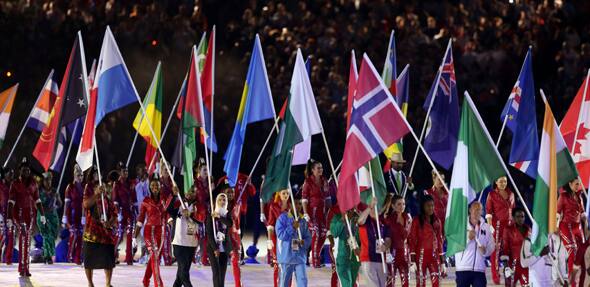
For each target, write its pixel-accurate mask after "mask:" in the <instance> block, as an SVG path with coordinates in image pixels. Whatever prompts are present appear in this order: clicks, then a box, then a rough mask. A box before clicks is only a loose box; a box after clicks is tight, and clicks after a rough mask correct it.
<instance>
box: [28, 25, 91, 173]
mask: <svg viewBox="0 0 590 287" xmlns="http://www.w3.org/2000/svg"><path fill="white" fill-rule="evenodd" d="M85 61H86V59H85V57H84V46H83V44H82V34H81V33H80V32H78V37H77V38H76V40H75V42H74V45H73V47H72V52H71V53H70V57H69V60H68V65H67V67H66V71H65V73H64V77H63V80H62V82H61V86H60V89H59V94H58V97H57V99H56V101H55V104H54V106H53V109H52V111H51V114H50V116H49V121H48V123H47V125H46V126H45V128H43V131H42V132H41V136H40V137H39V140H38V141H37V145H36V146H35V149H34V150H33V156H34V157H35V158H36V159H37V160H38V161H39V163H40V164H41V166H42V167H43V169H44V170H46V171H47V170H48V169H49V168H50V166H51V165H52V163H53V162H54V161H55V156H56V151H57V150H58V148H59V146H60V134H61V132H62V128H63V127H66V126H68V124H70V123H72V122H74V121H75V120H77V119H79V118H81V117H82V116H84V115H85V114H86V110H87V106H88V101H87V85H88V82H87V77H86V66H85V65H86V63H85ZM63 147H64V146H63V142H62V144H61V148H62V149H63Z"/></svg>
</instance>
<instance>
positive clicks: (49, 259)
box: [46, 257, 53, 265]
mask: <svg viewBox="0 0 590 287" xmlns="http://www.w3.org/2000/svg"><path fill="white" fill-rule="evenodd" d="M46 262H47V264H49V265H51V264H53V260H52V259H51V257H48V258H47V261H46Z"/></svg>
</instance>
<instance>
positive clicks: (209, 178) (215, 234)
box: [158, 139, 217, 236]
mask: <svg viewBox="0 0 590 287" xmlns="http://www.w3.org/2000/svg"><path fill="white" fill-rule="evenodd" d="M204 142H205V163H206V164H207V186H208V188H209V202H210V203H211V210H212V211H215V205H213V187H211V168H210V165H209V149H208V147H207V140H206V139H205V140H204ZM159 146H160V144H159V143H158V147H159ZM162 158H164V155H163V154H162ZM211 220H212V223H213V234H214V236H217V228H216V227H215V217H214V216H213V212H211Z"/></svg>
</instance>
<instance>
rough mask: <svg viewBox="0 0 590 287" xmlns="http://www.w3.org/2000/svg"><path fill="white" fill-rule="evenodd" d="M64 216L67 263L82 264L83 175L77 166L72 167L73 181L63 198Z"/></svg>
mask: <svg viewBox="0 0 590 287" xmlns="http://www.w3.org/2000/svg"><path fill="white" fill-rule="evenodd" d="M64 198H65V199H64V215H63V217H62V220H61V222H62V224H63V225H64V226H65V227H68V228H69V230H70V239H69V241H68V246H69V248H68V261H69V262H73V263H75V264H77V265H80V264H82V261H81V258H80V254H81V252H82V233H83V232H84V227H83V222H82V221H83V220H85V218H84V216H83V212H82V201H83V198H84V175H83V173H82V169H81V168H80V166H79V165H77V164H76V165H74V180H73V181H72V183H70V184H68V186H67V187H66V191H65V196H64Z"/></svg>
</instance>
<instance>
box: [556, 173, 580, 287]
mask: <svg viewBox="0 0 590 287" xmlns="http://www.w3.org/2000/svg"><path fill="white" fill-rule="evenodd" d="M580 193H581V183H580V181H579V180H578V179H577V178H576V179H574V180H572V181H570V182H568V183H566V184H565V185H564V186H563V187H562V188H561V193H560V194H559V199H558V200H557V214H558V220H557V221H558V222H559V235H560V236H561V238H562V240H563V241H564V243H565V248H566V250H567V252H568V258H567V267H568V268H567V270H569V276H570V283H571V284H572V286H574V284H576V280H575V278H574V274H575V273H576V272H575V271H574V260H575V258H576V251H577V250H578V247H580V246H581V245H582V243H583V241H584V239H583V236H584V235H583V234H584V233H583V232H582V228H583V225H582V223H585V221H586V216H584V215H583V214H584V205H583V203H582V198H581V197H580Z"/></svg>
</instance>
